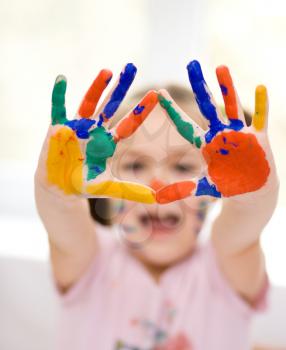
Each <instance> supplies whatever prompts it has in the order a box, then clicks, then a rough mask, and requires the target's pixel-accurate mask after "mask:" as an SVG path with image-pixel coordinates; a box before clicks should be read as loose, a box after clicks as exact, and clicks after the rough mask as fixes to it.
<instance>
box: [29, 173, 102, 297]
mask: <svg viewBox="0 0 286 350" xmlns="http://www.w3.org/2000/svg"><path fill="white" fill-rule="evenodd" d="M54 192H55V191H53V192H49V191H48V190H47V189H46V188H43V187H42V186H41V185H40V184H39V183H38V182H37V181H36V180H35V199H36V204H37V209H38V212H39V215H40V217H41V220H42V222H43V224H44V226H45V229H46V231H47V233H48V239H49V244H50V255H51V263H52V267H53V271H54V276H55V280H56V281H57V284H58V286H59V288H60V289H61V290H63V291H64V290H66V289H68V288H69V287H70V286H71V285H72V284H73V283H74V282H75V281H76V280H78V279H79V278H80V276H81V275H82V273H83V272H84V271H85V269H86V268H87V266H88V265H89V264H90V262H91V260H92V259H93V258H94V256H95V254H96V253H97V250H98V244H97V239H96V234H95V224H94V221H93V219H92V218H91V216H90V213H89V207H88V202H87V200H86V199H84V198H79V197H76V196H65V195H63V194H62V193H61V192H60V191H58V193H57V194H58V195H56V194H55V193H54Z"/></svg>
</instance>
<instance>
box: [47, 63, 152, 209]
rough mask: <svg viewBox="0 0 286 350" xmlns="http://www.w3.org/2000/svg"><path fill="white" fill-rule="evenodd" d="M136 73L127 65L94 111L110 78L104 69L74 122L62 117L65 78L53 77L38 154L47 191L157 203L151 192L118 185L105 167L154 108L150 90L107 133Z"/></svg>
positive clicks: (121, 184) (130, 185)
mask: <svg viewBox="0 0 286 350" xmlns="http://www.w3.org/2000/svg"><path fill="white" fill-rule="evenodd" d="M135 74H136V68H135V66H134V65H133V64H131V63H129V64H127V65H126V66H125V68H124V70H123V71H122V73H121V74H120V78H119V80H118V82H117V83H116V85H115V87H114V88H113V89H112V91H111V92H110V93H109V95H108V96H107V98H106V99H105V100H104V102H103V103H102V106H101V107H100V108H98V110H97V111H96V106H97V103H98V101H99V99H100V97H101V95H102V93H103V91H104V89H105V88H106V86H107V85H108V83H109V81H110V80H111V77H112V73H111V72H110V71H109V70H102V71H101V72H100V73H99V74H98V76H97V77H96V79H95V80H94V82H93V83H92V85H91V87H90V88H89V90H88V91H87V93H86V95H85V97H84V99H83V101H82V103H81V105H80V107H79V110H78V113H77V116H76V118H75V119H73V120H68V119H67V118H66V109H65V91H66V79H65V77H63V76H58V77H57V79H56V81H55V85H54V89H53V94H52V125H51V126H50V128H49V131H48V135H47V138H46V142H45V143H44V147H43V151H42V158H44V159H45V166H46V175H47V176H46V177H47V183H48V184H49V186H51V185H55V186H56V187H57V188H59V189H61V190H62V191H63V192H64V193H65V194H75V195H81V196H84V197H115V198H124V199H129V200H134V201H139V202H144V203H153V202H155V196H154V191H153V190H152V189H150V188H149V187H146V186H143V185H139V184H136V183H131V182H123V181H118V180H117V179H116V178H114V176H113V175H112V172H111V170H110V165H109V163H110V161H111V160H112V156H113V155H114V152H115V150H116V145H117V143H118V142H120V140H121V139H123V138H126V137H129V136H131V135H132V134H133V132H134V131H135V130H136V129H137V128H138V127H139V126H140V124H141V123H142V122H143V121H144V119H145V118H146V117H147V116H148V114H149V113H150V111H151V110H152V109H153V108H154V107H155V105H156V103H157V94H156V92H155V91H150V92H149V93H147V94H146V96H145V97H144V98H143V99H142V100H141V102H140V103H139V104H138V105H137V106H136V107H135V109H134V110H133V111H132V112H130V113H129V114H128V115H127V116H126V117H125V118H124V119H122V120H121V121H120V122H119V123H118V125H117V126H115V127H113V128H112V129H109V124H110V120H111V118H112V116H113V115H114V113H115V112H116V110H117V109H118V107H119V105H120V103H121V102H122V100H123V98H124V97H125V95H126V93H127V91H128V89H129V87H130V86H131V84H132V82H133V80H134V77H135Z"/></svg>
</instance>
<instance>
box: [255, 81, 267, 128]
mask: <svg viewBox="0 0 286 350" xmlns="http://www.w3.org/2000/svg"><path fill="white" fill-rule="evenodd" d="M267 124H268V95H267V89H266V87H265V86H264V85H259V86H257V87H256V89H255V112H254V115H253V118H252V126H253V127H254V128H255V129H256V130H257V131H262V130H266V129H267Z"/></svg>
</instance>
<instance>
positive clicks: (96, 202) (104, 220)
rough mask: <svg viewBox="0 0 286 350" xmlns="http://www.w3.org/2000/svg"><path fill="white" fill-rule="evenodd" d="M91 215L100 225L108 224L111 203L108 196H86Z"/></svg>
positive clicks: (109, 221) (109, 222)
mask: <svg viewBox="0 0 286 350" xmlns="http://www.w3.org/2000/svg"><path fill="white" fill-rule="evenodd" d="M88 203H89V212H90V215H91V217H92V218H93V219H94V220H95V221H96V222H98V223H99V224H101V225H104V226H110V225H111V224H112V222H111V205H110V201H109V199H108V198H88Z"/></svg>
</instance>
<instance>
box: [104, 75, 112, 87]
mask: <svg viewBox="0 0 286 350" xmlns="http://www.w3.org/2000/svg"><path fill="white" fill-rule="evenodd" d="M111 79H112V76H111V77H110V78H108V79H107V80H105V84H106V85H108V84H109V83H110V80H111Z"/></svg>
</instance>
